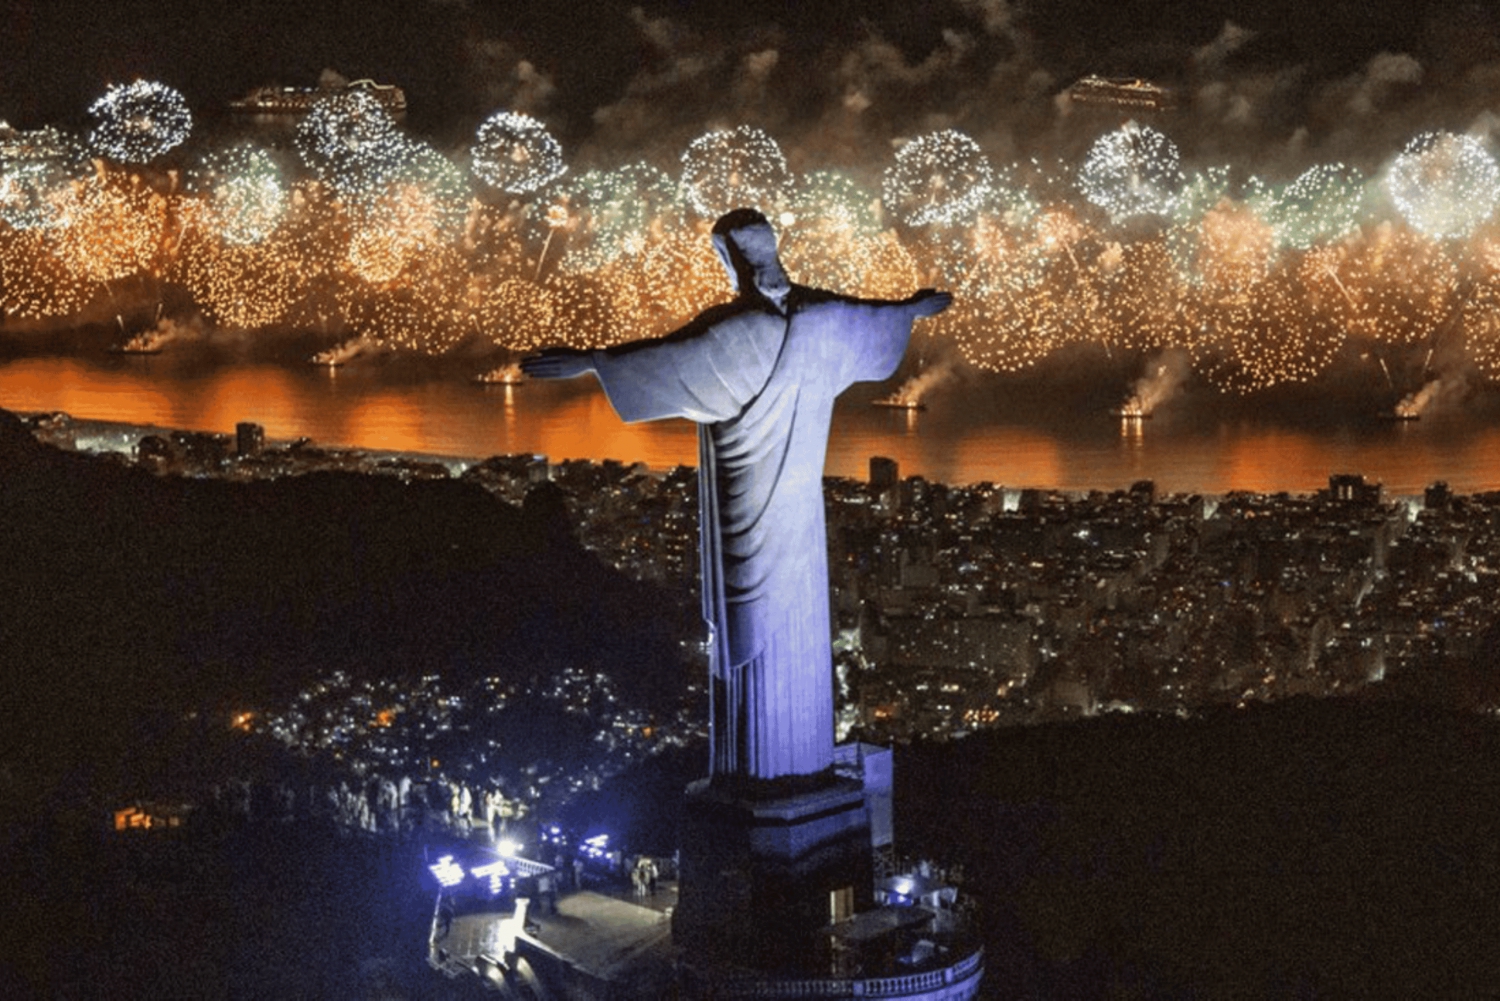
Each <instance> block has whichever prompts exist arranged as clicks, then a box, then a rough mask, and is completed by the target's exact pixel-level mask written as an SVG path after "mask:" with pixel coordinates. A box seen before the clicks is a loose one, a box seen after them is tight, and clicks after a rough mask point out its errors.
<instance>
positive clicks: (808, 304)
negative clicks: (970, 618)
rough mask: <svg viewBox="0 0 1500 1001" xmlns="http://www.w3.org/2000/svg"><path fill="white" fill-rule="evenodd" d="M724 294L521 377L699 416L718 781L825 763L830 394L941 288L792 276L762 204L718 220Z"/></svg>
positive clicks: (885, 354) (638, 407)
mask: <svg viewBox="0 0 1500 1001" xmlns="http://www.w3.org/2000/svg"><path fill="white" fill-rule="evenodd" d="M712 235H713V243H714V248H715V249H716V250H717V251H718V254H719V257H720V259H721V260H722V261H723V263H724V266H725V269H726V270H727V271H728V273H729V279H730V283H731V285H732V286H733V288H734V291H735V292H736V293H737V295H736V297H735V298H734V299H733V300H732V301H730V302H728V303H726V304H724V305H721V306H716V307H714V308H711V309H708V310H706V311H704V312H703V313H701V314H700V315H699V316H698V317H697V318H695V319H694V320H693V321H692V322H690V323H689V324H688V325H687V326H685V327H683V328H682V329H680V330H678V331H676V332H674V333H671V334H668V335H666V336H665V337H659V338H655V339H650V340H642V341H636V342H634V343H629V344H623V345H620V346H618V347H614V348H607V349H604V350H600V351H577V350H572V349H559V350H552V351H546V352H543V353H542V354H540V355H534V356H532V357H530V358H527V359H525V360H523V361H522V363H521V367H522V370H523V371H524V372H526V374H528V375H530V376H532V377H533V378H538V379H562V378H572V377H575V376H580V375H585V374H587V373H590V372H592V373H593V374H594V375H595V376H596V377H597V378H598V379H599V382H600V383H601V384H602V386H603V387H604V392H605V394H606V395H607V396H608V397H609V401H610V403H611V405H612V406H613V407H614V409H615V412H616V413H618V414H619V415H620V417H621V419H623V420H625V421H627V422H635V421H648V420H659V419H662V418H667V417H685V418H687V419H688V420H691V421H694V422H696V423H697V424H698V425H699V435H698V441H699V465H698V471H699V479H698V483H699V487H698V494H699V502H700V505H701V507H700V512H699V524H700V545H701V558H702V582H703V609H704V618H705V619H706V620H707V622H708V629H709V646H710V672H711V680H712V685H711V689H712V693H711V721H710V727H711V732H712V745H713V750H712V762H711V768H710V773H711V779H712V780H713V781H714V782H716V783H717V782H723V781H732V780H734V779H752V780H754V779H777V778H781V777H784V776H801V775H815V774H820V773H826V772H828V771H829V770H830V769H831V768H832V764H833V744H834V740H833V716H834V712H833V660H832V648H831V632H830V627H829V597H828V563H827V542H826V530H825V527H824V516H823V465H824V459H825V456H826V453H827V445H828V433H829V429H830V426H831V422H832V418H833V401H834V399H835V398H836V397H837V396H838V395H839V394H840V393H842V392H843V391H844V390H845V389H847V388H848V387H849V386H851V385H852V384H854V383H856V382H865V381H876V380H882V379H887V378H889V377H890V376H891V375H892V374H894V373H895V371H896V367H897V366H898V365H899V364H900V361H901V358H902V355H903V354H904V353H905V351H906V345H907V341H908V339H909V338H910V336H911V328H912V323H913V321H915V320H917V319H919V318H922V317H928V316H933V315H935V314H937V313H940V312H942V311H943V310H944V309H946V308H947V307H948V305H949V303H950V302H951V296H949V295H948V293H946V292H939V291H936V290H933V289H923V290H921V291H919V292H917V293H915V294H914V295H912V296H910V297H909V298H906V299H902V300H880V299H858V298H854V297H851V296H846V295H840V294H837V293H834V292H827V291H823V290H820V289H814V288H808V287H806V286H802V285H794V284H792V283H791V282H790V281H789V280H788V278H787V276H786V272H785V271H784V270H782V267H781V262H780V261H779V260H778V258H777V254H776V234H775V232H774V231H773V230H772V229H771V226H770V224H769V223H768V222H767V221H766V218H765V216H763V215H762V214H761V213H760V212H757V211H755V210H753V209H737V210H735V211H733V212H730V213H728V214H727V215H724V216H723V217H721V218H720V219H719V220H718V222H717V223H715V225H714V227H713V234H712Z"/></svg>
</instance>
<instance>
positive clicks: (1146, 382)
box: [1120, 351, 1193, 417]
mask: <svg viewBox="0 0 1500 1001" xmlns="http://www.w3.org/2000/svg"><path fill="white" fill-rule="evenodd" d="M1192 373H1193V367H1192V360H1191V359H1190V358H1189V357H1188V354H1187V352H1185V351H1164V352H1162V353H1161V354H1160V355H1157V356H1156V357H1155V358H1153V359H1151V360H1150V361H1148V362H1147V363H1146V374H1145V375H1143V376H1141V377H1140V378H1139V379H1137V380H1136V381H1135V385H1134V386H1132V387H1131V389H1130V397H1129V399H1127V400H1126V401H1125V403H1124V404H1123V405H1122V406H1121V407H1120V412H1121V413H1122V414H1125V415H1128V416H1142V417H1144V416H1148V415H1150V414H1152V413H1155V412H1156V410H1157V408H1158V407H1160V406H1161V405H1162V404H1164V403H1166V402H1167V401H1168V400H1170V399H1171V398H1172V397H1174V396H1176V395H1177V392H1178V391H1179V390H1180V389H1181V388H1182V386H1183V384H1184V383H1185V382H1187V380H1188V378H1189V377H1190V376H1191V375H1192Z"/></svg>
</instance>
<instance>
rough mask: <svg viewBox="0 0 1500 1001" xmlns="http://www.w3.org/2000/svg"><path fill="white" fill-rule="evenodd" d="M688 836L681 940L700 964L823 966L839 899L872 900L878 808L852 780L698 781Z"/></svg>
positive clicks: (775, 968)
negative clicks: (872, 810) (780, 787)
mask: <svg viewBox="0 0 1500 1001" xmlns="http://www.w3.org/2000/svg"><path fill="white" fill-rule="evenodd" d="M680 844H681V850H680V856H679V861H680V874H681V875H680V883H679V897H678V903H677V907H676V909H675V910H674V911H673V914H672V939H673V942H674V944H676V945H677V946H679V947H681V948H682V949H683V950H684V952H685V955H686V957H687V959H688V961H689V962H690V963H692V962H707V963H712V964H730V965H734V966H740V967H749V968H752V969H756V970H763V971H767V972H779V971H785V972H789V973H790V972H803V973H806V972H813V971H816V970H817V969H818V968H819V967H820V966H821V965H823V964H826V961H827V960H826V957H822V956H820V955H819V954H818V950H819V944H818V943H819V936H818V935H817V934H816V932H817V931H818V929H821V928H825V927H827V925H828V924H829V923H830V920H831V917H832V915H833V911H834V907H835V901H837V906H841V907H852V908H853V909H855V910H858V909H861V908H865V907H869V906H870V905H871V903H872V898H873V891H872V886H873V884H874V879H873V873H872V869H871V851H870V821H869V815H868V812H867V810H866V808H865V799H864V790H863V788H862V787H861V786H860V784H859V783H857V782H853V781H850V780H848V779H839V778H828V779H826V780H824V781H822V782H820V783H818V784H817V786H816V787H815V788H812V789H807V790H803V791H799V792H795V793H786V792H778V791H777V790H776V789H775V788H774V787H769V786H765V787H761V788H758V789H757V788H754V787H746V788H744V789H735V790H733V791H730V790H726V789H720V788H715V787H713V786H711V785H710V784H709V783H708V781H707V780H705V781H702V782H697V783H694V784H693V785H691V786H689V787H688V797H687V803H686V806H685V809H684V815H683V826H682V830H681V832H680Z"/></svg>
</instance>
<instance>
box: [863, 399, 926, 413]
mask: <svg viewBox="0 0 1500 1001" xmlns="http://www.w3.org/2000/svg"><path fill="white" fill-rule="evenodd" d="M870 406H872V407H888V408H890V409H891V410H926V409H927V404H925V403H923V402H922V401H921V400H910V399H906V398H905V397H900V396H883V397H881V398H880V399H878V400H871V401H870Z"/></svg>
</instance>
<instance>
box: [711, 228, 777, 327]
mask: <svg viewBox="0 0 1500 1001" xmlns="http://www.w3.org/2000/svg"><path fill="white" fill-rule="evenodd" d="M713 239H714V249H715V250H716V251H718V252H719V260H721V261H723V262H724V269H725V270H726V271H728V272H729V284H730V285H732V286H733V287H734V290H735V291H736V292H742V293H743V292H749V291H755V292H759V293H760V294H761V295H763V296H765V297H766V298H767V299H768V300H770V302H771V304H772V305H774V306H775V307H776V308H777V309H778V310H782V311H784V310H785V308H786V297H787V293H789V292H790V291H791V290H792V283H791V282H790V281H788V280H787V277H786V272H785V271H783V270H782V269H781V261H779V260H778V259H777V257H776V231H775V230H773V229H772V228H771V224H770V223H769V222H767V221H766V217H765V216H763V215H761V214H760V213H759V212H757V211H756V210H755V209H735V210H734V211H733V212H728V213H726V214H724V215H722V216H720V217H719V221H718V222H716V223H714V229H713Z"/></svg>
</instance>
